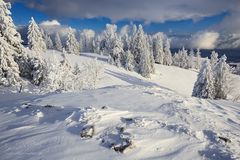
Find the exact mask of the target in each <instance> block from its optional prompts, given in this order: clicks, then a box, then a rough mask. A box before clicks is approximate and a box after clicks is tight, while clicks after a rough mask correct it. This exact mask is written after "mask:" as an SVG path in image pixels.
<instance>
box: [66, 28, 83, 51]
mask: <svg viewBox="0 0 240 160" xmlns="http://www.w3.org/2000/svg"><path fill="white" fill-rule="evenodd" d="M66 51H67V53H69V54H76V55H79V54H80V45H79V43H78V41H77V39H76V37H75V34H74V31H73V29H72V28H69V32H68V37H67V42H66Z"/></svg>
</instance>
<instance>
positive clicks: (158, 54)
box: [153, 34, 164, 64]
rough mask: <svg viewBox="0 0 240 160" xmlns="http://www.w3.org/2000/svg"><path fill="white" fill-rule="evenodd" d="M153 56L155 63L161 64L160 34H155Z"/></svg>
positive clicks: (162, 52)
mask: <svg viewBox="0 0 240 160" xmlns="http://www.w3.org/2000/svg"><path fill="white" fill-rule="evenodd" d="M153 56H154V59H155V62H156V63H159V64H163V59H164V50H163V40H162V34H157V35H156V38H155V39H154V41H153Z"/></svg>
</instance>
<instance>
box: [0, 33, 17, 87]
mask: <svg viewBox="0 0 240 160" xmlns="http://www.w3.org/2000/svg"><path fill="white" fill-rule="evenodd" d="M10 48H11V47H10V45H9V44H8V43H7V42H6V41H5V40H4V39H3V38H2V37H0V86H1V85H3V86H6V87H9V86H20V83H21V78H20V76H19V74H20V72H19V68H18V64H17V63H16V62H15V61H14V58H13V56H12V55H11V49H10Z"/></svg>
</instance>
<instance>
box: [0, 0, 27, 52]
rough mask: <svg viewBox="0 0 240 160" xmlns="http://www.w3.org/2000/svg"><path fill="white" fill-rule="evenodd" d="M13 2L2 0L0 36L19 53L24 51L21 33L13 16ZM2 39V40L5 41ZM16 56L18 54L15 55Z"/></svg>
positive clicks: (0, 1) (0, 7)
mask: <svg viewBox="0 0 240 160" xmlns="http://www.w3.org/2000/svg"><path fill="white" fill-rule="evenodd" d="M10 9H11V4H10V3H6V2H4V1H3V0H0V37H2V38H3V40H4V41H6V42H7V43H8V44H9V45H10V47H11V49H12V50H14V51H15V53H17V54H22V53H23V46H22V44H21V43H22V40H21V36H20V34H19V33H18V32H17V30H16V27H15V25H14V23H13V20H12V17H11V12H10ZM3 40H2V41H3ZM15 56H16V55H15Z"/></svg>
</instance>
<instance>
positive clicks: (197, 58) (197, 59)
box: [195, 48, 202, 69]
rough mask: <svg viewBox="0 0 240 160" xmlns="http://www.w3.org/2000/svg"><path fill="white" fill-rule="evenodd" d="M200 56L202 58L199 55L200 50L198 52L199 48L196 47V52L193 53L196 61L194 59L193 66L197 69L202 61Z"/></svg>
mask: <svg viewBox="0 0 240 160" xmlns="http://www.w3.org/2000/svg"><path fill="white" fill-rule="evenodd" d="M201 58H202V57H201V52H200V49H199V48H198V49H197V52H196V53H195V59H196V61H195V68H196V69H199V68H200V66H201V62H202V60H201Z"/></svg>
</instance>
